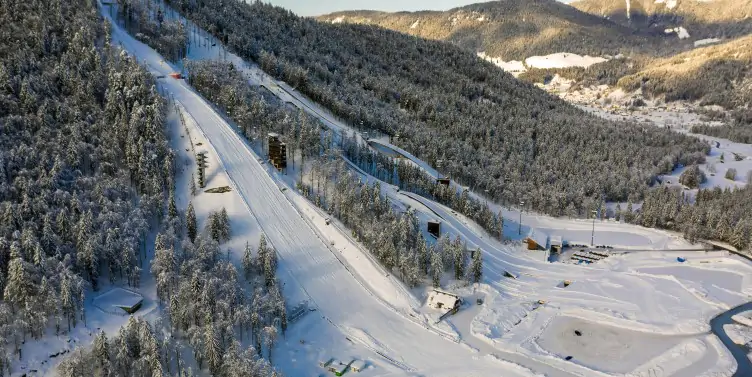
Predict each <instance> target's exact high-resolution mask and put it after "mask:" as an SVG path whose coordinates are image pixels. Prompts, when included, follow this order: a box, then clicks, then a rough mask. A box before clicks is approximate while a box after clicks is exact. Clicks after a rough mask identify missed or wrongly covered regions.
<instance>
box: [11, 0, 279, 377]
mask: <svg viewBox="0 0 752 377" xmlns="http://www.w3.org/2000/svg"><path fill="white" fill-rule="evenodd" d="M134 22H135V21H134ZM133 27H136V26H135V24H134V25H133ZM0 35H1V36H3V37H2V38H0V293H2V296H1V297H2V300H0V376H4V375H6V373H9V372H10V367H11V364H12V363H15V362H16V361H19V360H24V356H25V355H24V354H23V353H22V345H23V344H24V343H26V342H27V341H31V340H32V339H34V340H36V339H40V338H42V337H44V336H46V335H51V334H54V335H61V336H62V335H65V334H67V333H68V332H70V331H71V329H72V328H75V327H77V326H81V325H85V324H86V320H87V318H86V315H85V314H86V313H85V310H84V302H85V301H88V300H89V298H88V296H89V295H90V294H96V291H98V290H100V289H101V287H102V286H103V285H108V284H115V285H123V286H126V285H127V286H129V287H132V288H134V289H138V288H139V286H140V284H141V277H142V271H143V270H144V269H146V270H147V271H150V272H151V273H152V274H153V275H154V277H155V280H156V281H157V293H158V297H159V299H160V300H161V301H162V303H161V304H162V305H163V306H164V307H165V313H166V316H165V317H164V318H162V319H160V320H159V321H164V322H165V324H164V326H162V325H159V326H158V325H157V324H154V323H149V322H146V321H144V320H141V319H136V318H131V321H130V322H129V323H128V324H127V325H126V326H125V327H123V328H122V329H121V330H120V333H119V334H118V335H117V336H115V337H113V338H112V339H110V340H108V339H107V336H106V335H105V334H104V333H102V334H99V335H98V336H97V337H96V339H95V341H94V347H93V349H91V350H83V349H79V350H76V351H74V352H73V353H72V354H71V357H70V359H69V360H67V361H66V362H64V363H62V364H61V365H60V367H59V369H58V373H59V374H60V375H62V376H188V375H190V374H188V373H189V371H190V369H186V364H188V365H190V363H187V360H182V361H181V356H180V355H179V352H177V351H176V350H177V349H182V348H183V347H186V344H187V346H189V347H190V349H191V350H192V352H193V356H194V357H193V358H192V359H191V361H190V362H192V363H193V364H196V366H197V367H198V368H201V369H207V370H209V372H210V373H211V374H212V375H213V376H273V375H277V372H276V371H274V370H273V369H272V367H271V365H270V363H269V362H267V361H266V360H264V359H263V357H266V358H270V357H271V356H272V353H271V350H272V348H273V347H274V344H275V342H276V340H277V339H278V338H279V336H281V335H280V332H281V334H282V335H283V334H284V331H285V329H286V326H287V321H286V307H285V303H284V299H283V298H282V294H281V292H280V290H279V284H278V283H277V280H276V254H275V252H274V249H273V248H272V247H270V246H266V245H265V243H264V242H263V241H261V242H260V244H261V245H264V246H263V247H259V248H258V249H254V250H253V252H250V251H246V255H248V258H249V260H250V261H251V263H250V264H249V269H247V270H245V271H242V272H238V269H237V268H236V267H235V266H234V265H232V264H231V263H230V262H229V261H228V260H227V258H225V257H223V256H224V254H223V252H222V251H221V248H220V244H221V243H223V242H225V241H227V240H228V239H229V237H230V236H231V232H232V230H231V229H230V227H229V224H230V222H229V219H228V216H227V212H226V211H225V210H224V209H221V210H220V209H218V210H217V212H216V213H214V214H212V215H210V216H209V219H208V220H207V221H206V226H205V229H203V230H200V229H197V227H198V224H197V221H196V217H195V212H194V211H193V207H192V206H189V208H188V210H187V211H186V213H185V214H183V213H181V211H179V210H178V209H177V206H176V203H175V189H176V188H175V186H174V173H175V162H174V160H175V157H174V154H173V151H172V150H171V149H170V148H169V146H168V142H167V137H166V130H165V125H166V116H167V112H168V111H169V106H168V104H167V102H166V101H165V100H164V99H163V98H162V97H161V96H160V94H159V92H158V90H157V84H156V82H155V80H154V79H153V77H152V75H151V74H149V73H148V72H147V71H146V70H144V69H143V68H142V67H141V66H139V65H138V63H137V62H136V61H135V60H134V59H132V58H131V57H129V56H128V55H127V54H125V53H123V52H120V51H119V50H117V49H116V48H114V47H111V46H110V27H109V25H108V24H107V23H106V22H104V21H103V20H102V19H101V18H100V16H99V14H98V10H97V8H96V6H95V4H94V3H92V2H89V1H86V0H72V1H63V2H61V1H56V0H38V1H16V0H11V1H4V2H2V3H0ZM8 36H14V37H13V38H11V37H8ZM156 43H159V42H156ZM176 51H177V50H176ZM178 55H179V54H178ZM157 229H161V231H160V232H159V234H157V236H156V239H155V241H154V245H153V246H152V245H150V238H149V234H152V237H153V232H155V231H156V230H157ZM249 250H250V247H249ZM149 261H151V264H149ZM160 326H161V327H160ZM158 327H159V328H160V330H159V331H157V328H158ZM163 328H164V329H170V331H171V332H172V333H173V334H174V335H177V337H175V336H173V335H170V336H169V339H162V333H163V332H164V329H163ZM243 342H246V343H248V344H250V345H252V346H253V347H245V346H241V344H243Z"/></svg>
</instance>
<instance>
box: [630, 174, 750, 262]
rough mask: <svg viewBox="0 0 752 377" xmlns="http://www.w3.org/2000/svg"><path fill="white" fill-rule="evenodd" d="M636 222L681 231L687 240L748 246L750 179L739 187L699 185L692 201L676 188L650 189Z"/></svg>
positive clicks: (738, 246)
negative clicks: (707, 187)
mask: <svg viewBox="0 0 752 377" xmlns="http://www.w3.org/2000/svg"><path fill="white" fill-rule="evenodd" d="M635 222H636V223H637V224H640V225H643V226H647V227H658V228H664V229H671V230H676V231H679V232H682V233H683V234H684V237H685V238H686V239H687V240H689V241H690V242H695V241H697V240H701V239H715V240H719V241H724V242H727V243H729V244H731V245H733V246H734V247H736V248H738V249H739V250H745V249H748V247H749V246H751V245H752V238H751V237H752V182H748V184H747V186H746V187H744V188H741V189H739V188H737V189H733V190H732V189H721V188H719V187H715V188H712V189H700V190H699V191H698V193H697V196H696V198H695V201H694V203H690V201H689V198H687V197H686V195H685V194H684V193H683V192H682V191H681V190H680V189H678V188H677V189H669V188H667V187H664V188H661V189H656V190H652V191H650V192H649V193H648V195H647V196H646V198H645V202H644V203H643V205H642V208H641V209H640V213H639V215H638V216H637V217H636V218H635Z"/></svg>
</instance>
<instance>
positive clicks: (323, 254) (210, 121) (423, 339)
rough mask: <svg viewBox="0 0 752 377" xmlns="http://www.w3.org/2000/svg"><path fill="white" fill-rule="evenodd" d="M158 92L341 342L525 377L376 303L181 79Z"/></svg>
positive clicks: (432, 363)
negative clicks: (184, 113) (182, 114)
mask: <svg viewBox="0 0 752 377" xmlns="http://www.w3.org/2000/svg"><path fill="white" fill-rule="evenodd" d="M113 39H114V40H117V41H120V42H121V44H122V46H123V47H124V48H125V49H126V50H128V51H129V52H130V53H132V54H134V55H135V56H137V58H138V59H139V61H143V62H145V63H146V64H147V65H148V66H149V67H150V69H151V70H152V71H153V72H154V73H155V74H158V75H166V74H168V73H169V72H170V71H172V68H171V67H169V66H166V65H164V66H163V65H162V64H160V63H161V62H162V61H163V59H162V57H161V56H160V55H159V54H157V53H156V52H154V51H153V50H152V49H150V48H148V47H147V46H145V45H143V44H142V43H140V42H138V41H136V40H134V39H133V38H131V37H130V36H129V35H128V34H127V33H125V32H124V31H123V30H122V29H120V28H119V27H117V26H115V25H114V24H113ZM163 86H164V88H165V89H166V90H167V91H169V92H170V93H171V94H172V95H173V96H174V98H175V100H177V101H180V102H181V103H182V104H183V105H184V106H185V108H186V109H188V112H189V113H190V115H191V116H192V117H193V118H194V119H195V120H196V121H197V123H198V124H199V126H200V128H201V129H202V131H203V132H204V134H205V135H206V137H207V138H208V139H209V140H210V141H211V143H212V146H213V147H214V149H215V150H216V151H217V152H218V153H219V154H220V157H221V160H222V162H223V165H224V168H225V169H226V170H227V173H228V175H229V176H230V177H231V179H232V180H233V181H234V183H235V185H236V186H237V187H236V188H237V189H238V191H239V193H240V194H241V196H242V197H243V199H244V200H245V201H246V202H247V204H248V205H249V207H250V209H251V211H252V212H253V214H254V216H255V217H256V218H257V220H258V222H259V223H260V224H261V225H262V227H263V230H264V232H265V233H266V235H267V237H268V239H269V240H270V242H271V243H272V244H273V245H274V246H275V247H276V249H277V250H278V252H279V254H280V257H281V260H280V266H281V267H282V268H284V269H286V270H288V271H289V272H290V274H291V275H292V276H294V281H295V282H297V283H299V286H298V287H295V285H297V284H286V286H285V290H286V292H285V293H286V294H288V295H290V296H294V295H296V292H295V291H297V295H298V296H300V295H301V293H300V292H301V290H302V291H304V292H306V295H308V296H309V297H310V298H311V299H312V300H313V301H314V302H315V303H317V304H318V307H319V308H320V312H321V313H322V314H323V315H325V316H326V317H327V318H328V319H329V320H330V321H331V322H332V323H334V324H336V325H337V326H338V327H339V328H340V329H341V330H342V331H343V332H345V333H346V334H347V335H348V336H351V337H356V338H359V339H360V340H361V341H363V342H364V343H367V344H368V345H369V347H370V348H372V349H377V350H379V351H380V352H382V353H384V354H386V355H388V356H389V357H392V358H394V359H396V360H399V361H402V362H404V363H405V364H407V365H409V366H411V367H413V368H415V369H416V370H417V371H420V372H423V373H428V374H430V375H432V376H440V375H456V374H457V373H459V372H460V371H461V373H462V374H463V375H490V374H494V375H499V374H500V373H503V375H505V376H526V375H531V373H529V371H527V370H525V369H522V368H517V367H516V366H514V365H511V364H506V363H503V362H500V361H498V360H495V359H493V358H479V357H477V356H478V355H477V353H475V352H473V351H472V350H469V349H467V348H466V347H464V346H462V345H460V344H457V343H453V342H450V341H447V340H445V339H444V338H442V337H440V336H438V335H436V334H434V333H432V332H430V331H428V330H426V329H424V328H422V327H421V326H419V325H417V324H415V323H414V322H412V321H410V320H408V319H406V318H404V317H402V316H401V315H399V314H397V313H396V312H395V311H394V310H393V309H392V308H390V307H387V306H385V305H383V304H382V303H380V302H379V301H378V300H377V299H376V298H375V297H373V296H372V295H371V294H370V292H368V291H367V290H366V289H365V288H364V287H363V286H361V285H360V284H359V283H358V282H357V281H356V279H355V278H354V277H353V276H352V275H350V273H349V272H348V271H347V270H346V269H345V267H344V265H342V264H341V263H340V262H339V261H338V260H337V258H335V256H334V255H333V254H332V252H331V251H330V250H329V249H328V248H327V246H326V245H325V244H324V243H323V242H322V241H321V240H320V239H319V238H318V237H317V235H316V234H315V232H314V231H313V230H312V229H311V227H310V226H309V224H308V223H307V222H306V221H305V220H304V219H303V218H302V217H301V215H300V213H299V212H298V211H297V210H296V209H295V208H294V207H293V206H292V204H291V203H290V202H289V201H288V200H287V199H286V198H285V196H284V195H283V193H282V192H280V189H279V187H278V186H277V184H276V183H275V182H274V180H273V179H272V178H271V177H270V176H269V175H268V174H267V172H266V171H265V169H264V167H263V166H262V165H261V164H260V163H259V162H258V160H257V157H256V156H255V155H254V154H253V152H252V151H251V150H250V148H249V147H248V146H247V145H246V144H245V142H244V141H243V140H242V139H241V138H240V137H239V136H238V135H237V134H236V133H235V131H234V130H233V129H232V127H231V126H230V125H229V124H228V123H227V122H225V121H224V120H223V119H222V118H221V117H220V116H219V115H218V114H217V113H216V112H215V111H214V110H213V109H212V107H211V106H210V105H209V104H208V103H206V102H205V101H204V100H203V99H202V98H201V97H200V96H198V95H197V94H196V93H195V92H194V91H193V90H192V89H191V88H190V87H189V86H188V85H187V84H185V83H184V82H182V81H181V80H173V79H167V80H165V81H163ZM283 278H284V275H283ZM288 283H292V281H289V280H288ZM348 329H353V330H348ZM364 337H365V338H367V339H363V338H364ZM563 375H566V374H563Z"/></svg>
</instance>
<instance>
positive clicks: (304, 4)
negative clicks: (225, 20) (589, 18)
mask: <svg viewBox="0 0 752 377" xmlns="http://www.w3.org/2000/svg"><path fill="white" fill-rule="evenodd" d="M262 1H263V2H265V3H272V4H274V5H279V6H281V7H284V8H287V9H290V10H292V11H293V12H295V13H297V14H299V15H301V16H318V15H322V14H326V13H331V12H336V11H340V10H362V9H370V10H383V11H389V12H395V11H400V10H406V11H414V10H426V9H430V10H447V9H452V8H454V7H459V6H462V5H467V4H472V3H481V2H486V1H484V0H262ZM565 2H566V1H565Z"/></svg>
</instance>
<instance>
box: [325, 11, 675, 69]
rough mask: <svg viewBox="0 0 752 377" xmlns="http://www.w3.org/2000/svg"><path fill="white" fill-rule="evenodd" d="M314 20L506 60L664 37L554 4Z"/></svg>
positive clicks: (604, 50) (633, 45)
mask: <svg viewBox="0 0 752 377" xmlns="http://www.w3.org/2000/svg"><path fill="white" fill-rule="evenodd" d="M318 20H320V21H324V22H332V23H342V22H345V23H360V24H371V25H378V26H381V27H384V28H387V29H392V30H395V31H399V32H402V33H406V34H411V35H415V36H419V37H422V38H428V39H435V40H444V41H449V42H452V43H455V44H457V45H458V46H460V47H463V48H465V49H469V50H471V51H476V52H479V51H484V52H485V53H486V54H487V55H489V56H494V57H502V58H503V59H505V60H512V59H515V60H521V59H524V58H526V57H529V56H534V55H548V54H551V53H555V52H569V53H575V54H581V55H585V54H589V55H596V56H601V55H616V54H618V53H620V52H621V53H628V52H631V51H633V50H638V49H646V48H655V47H656V46H658V45H661V44H662V43H663V42H664V40H665V39H667V38H664V37H663V36H662V35H661V36H651V35H648V34H644V33H643V34H640V33H636V32H635V31H634V30H632V29H630V28H629V27H626V26H622V25H619V24H615V23H613V22H611V21H609V20H607V19H604V18H603V17H600V16H596V15H592V14H588V13H585V12H581V11H579V10H578V9H576V8H573V7H570V6H568V5H566V4H562V3H560V2H558V1H555V0H502V1H494V2H488V3H480V4H472V5H468V6H464V7H460V8H455V9H451V10H448V11H445V12H441V11H421V12H398V13H385V12H376V11H347V12H338V13H332V14H329V15H324V16H320V17H318ZM674 39H675V38H671V40H672V41H673V40H674Z"/></svg>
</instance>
